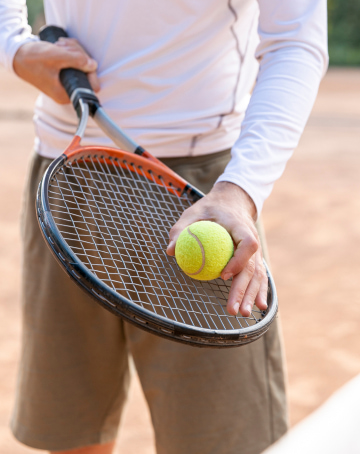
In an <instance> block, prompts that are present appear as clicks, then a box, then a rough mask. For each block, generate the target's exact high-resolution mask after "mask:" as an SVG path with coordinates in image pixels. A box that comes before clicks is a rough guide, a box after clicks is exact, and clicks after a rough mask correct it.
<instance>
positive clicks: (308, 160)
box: [0, 0, 360, 454]
mask: <svg viewBox="0 0 360 454" xmlns="http://www.w3.org/2000/svg"><path fill="white" fill-rule="evenodd" d="M28 7H29V21H30V23H31V24H32V26H33V29H34V32H35V33H36V32H37V31H38V29H39V27H40V26H41V25H42V24H43V21H44V18H43V12H42V1H41V0H30V1H28ZM328 7H329V53H330V68H329V71H328V73H327V75H326V76H325V78H324V80H323V82H322V84H321V86H320V91H319V95H318V98H317V101H316V103H315V106H314V109H313V111H312V114H311V116H310V119H309V121H308V124H307V126H306V129H305V132H304V134H303V137H302V139H301V142H300V144H299V147H298V148H297V150H296V151H295V153H294V156H293V158H292V159H291V160H290V162H289V164H288V166H287V168H286V171H285V173H284V175H283V176H282V178H281V179H280V180H279V181H278V182H277V184H276V186H275V189H274V191H273V193H272V195H271V197H270V198H269V200H268V201H267V202H266V204H265V208H264V213H263V218H264V223H265V227H266V232H267V238H268V243H269V250H270V256H271V266H272V270H273V274H274V277H275V280H276V283H277V288H278V293H279V302H280V318H281V320H282V325H283V333H284V341H285V350H286V359H287V365H288V392H289V404H290V418H291V423H292V424H295V423H297V422H298V421H300V420H301V419H303V418H304V417H305V416H307V415H308V414H309V413H311V412H312V411H313V410H314V409H315V408H317V407H318V406H319V405H321V403H323V402H324V401H325V400H326V399H327V398H328V397H329V396H330V395H331V394H332V393H333V392H334V391H335V390H336V389H337V388H339V387H340V386H341V385H343V384H344V383H346V382H347V381H348V380H349V379H351V378H352V377H354V376H355V375H357V374H358V373H360V336H359V326H360V304H359V303H360V297H359V293H360V282H359V281H360V280H359V273H360V254H359V250H360V178H359V174H360V154H359V144H360V102H359V97H360V26H359V24H360V0H352V2H343V1H340V0H329V1H328ZM36 96H37V91H36V90H35V89H34V88H32V87H31V86H29V85H27V84H25V83H24V82H22V81H21V80H19V79H17V78H16V77H15V76H14V75H12V74H10V73H7V72H5V71H4V70H3V69H2V68H0V99H1V105H0V153H2V154H5V153H7V152H8V151H9V149H11V152H12V153H13V156H14V159H13V160H11V161H10V162H2V165H1V166H0V194H1V197H0V213H1V217H0V276H1V281H0V395H1V399H0V452H1V453H2V454H30V453H35V452H38V451H36V450H33V449H30V448H27V447H24V446H22V445H21V444H19V443H18V442H16V441H15V440H14V439H13V437H12V435H11V433H10V431H9V428H8V422H9V418H10V409H11V407H12V403H13V399H14V388H15V384H16V371H17V365H18V361H19V355H20V336H21V328H20V302H19V287H20V269H21V258H20V234H19V217H20V213H21V196H22V190H23V187H24V180H25V175H26V168H27V163H28V160H29V157H30V153H31V147H32V144H33V140H34V131H33V124H32V110H33V105H34V102H35V99H36ZM120 452H121V453H125V454H133V453H134V454H135V453H136V454H138V453H139V452H141V453H142V454H154V453H155V450H154V443H153V433H152V429H151V425H150V417H149V413H148V409H147V407H146V404H145V402H144V398H143V395H142V392H141V389H140V387H139V383H138V379H137V376H136V372H135V371H133V382H132V388H131V392H130V396H129V403H128V405H127V408H126V411H125V415H124V420H123V424H122V427H121V430H120V433H119V439H118V444H117V453H119V454H120Z"/></svg>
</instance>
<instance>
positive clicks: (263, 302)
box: [261, 299, 268, 307]
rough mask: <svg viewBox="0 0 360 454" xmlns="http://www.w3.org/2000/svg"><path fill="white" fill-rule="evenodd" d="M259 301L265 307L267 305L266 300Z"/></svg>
mask: <svg viewBox="0 0 360 454" xmlns="http://www.w3.org/2000/svg"><path fill="white" fill-rule="evenodd" d="M261 303H262V304H263V305H264V306H265V307H268V305H267V301H266V300H265V299H262V300H261Z"/></svg>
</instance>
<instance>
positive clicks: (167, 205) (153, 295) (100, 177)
mask: <svg viewBox="0 0 360 454" xmlns="http://www.w3.org/2000/svg"><path fill="white" fill-rule="evenodd" d="M79 142H80V139H79V138H75V140H74V141H73V143H72V145H71V146H70V147H69V149H68V150H67V151H66V152H65V153H64V154H63V155H61V156H60V157H59V158H58V159H56V160H55V161H53V163H52V164H51V165H50V166H49V168H48V169H47V171H46V173H45V175H44V177H43V179H42V181H41V183H40V185H39V190H38V195H37V201H36V209H37V215H38V220H39V225H40V228H41V231H42V234H43V236H44V238H45V240H46V242H47V244H48V245H49V247H50V249H51V251H52V252H53V254H54V256H55V257H56V259H57V260H58V262H59V263H60V264H61V267H62V268H63V269H64V270H65V271H66V272H67V274H68V275H69V276H70V277H71V278H72V279H73V280H74V281H75V282H76V283H77V284H78V285H79V286H81V287H82V288H83V289H84V290H85V291H87V292H88V294H89V295H91V296H92V297H93V298H95V300H96V301H97V302H98V303H99V304H101V305H102V306H103V307H104V308H106V309H107V310H109V311H110V312H112V313H113V314H115V315H117V316H121V317H123V318H124V319H125V320H127V321H128V322H130V323H133V324H135V325H137V326H138V327H140V328H142V329H145V330H147V331H150V332H152V333H154V334H157V335H159V336H162V337H165V338H168V339H172V340H175V341H178V342H182V343H186V344H190V345H196V346H202V347H236V346H239V345H243V344H246V343H249V342H252V341H254V340H256V339H258V338H259V337H260V336H261V335H263V334H264V333H265V332H266V331H267V330H268V329H269V327H270V325H271V323H272V322H273V320H274V319H275V317H276V313H277V308H278V302H277V295H276V288H275V285H274V281H273V279H272V276H271V274H270V271H269V269H268V267H267V265H266V264H265V266H266V271H267V274H268V278H269V279H268V282H269V285H268V295H267V302H268V309H267V310H266V311H260V310H259V309H257V308H256V306H254V310H253V311H252V314H251V316H250V317H242V316H241V315H238V316H236V317H234V316H231V315H229V314H228V313H227V311H226V303H227V297H228V294H229V290H230V285H231V281H223V280H222V279H220V278H219V279H216V280H214V281H207V282H204V281H197V280H194V279H191V278H190V277H188V276H186V275H185V274H184V273H183V272H182V271H181V270H180V269H179V267H178V265H177V263H176V260H175V258H174V257H169V256H167V255H166V252H165V251H166V246H167V242H168V232H169V230H170V228H171V227H172V225H173V224H174V223H175V222H176V221H177V219H178V218H179V216H180V215H181V213H182V212H183V211H184V210H185V209H186V208H188V207H189V206H191V205H192V204H193V203H195V202H196V201H197V200H198V199H199V198H200V197H202V196H203V194H202V193H201V192H200V191H198V190H197V189H196V188H194V187H193V186H191V185H190V184H189V183H187V182H186V181H185V180H183V179H182V178H181V177H179V176H178V175H177V174H176V173H174V172H173V171H171V170H170V169H168V168H167V167H166V166H165V165H164V164H162V163H159V162H158V161H157V160H154V161H151V160H149V159H147V158H146V157H143V156H138V155H135V154H132V153H128V152H126V151H122V150H118V149H115V148H111V147H92V146H87V147H81V146H80V145H79Z"/></svg>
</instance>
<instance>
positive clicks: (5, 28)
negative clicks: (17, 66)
mask: <svg viewBox="0 0 360 454" xmlns="http://www.w3.org/2000/svg"><path fill="white" fill-rule="evenodd" d="M37 39H38V38H37V37H36V36H34V35H33V34H32V33H31V27H30V26H29V24H28V21H27V8H26V0H0V64H2V65H3V66H5V68H7V69H8V70H10V71H13V59H14V56H15V54H16V52H17V50H18V49H19V47H20V46H22V45H23V44H25V43H26V42H29V41H36V40H37Z"/></svg>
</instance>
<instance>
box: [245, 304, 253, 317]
mask: <svg viewBox="0 0 360 454" xmlns="http://www.w3.org/2000/svg"><path fill="white" fill-rule="evenodd" d="M245 309H246V310H247V311H248V312H249V315H250V314H251V309H252V307H251V304H247V305H246V306H245Z"/></svg>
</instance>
